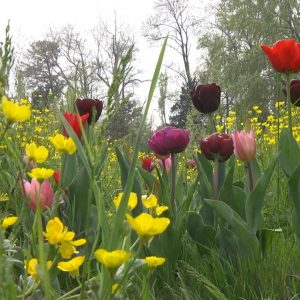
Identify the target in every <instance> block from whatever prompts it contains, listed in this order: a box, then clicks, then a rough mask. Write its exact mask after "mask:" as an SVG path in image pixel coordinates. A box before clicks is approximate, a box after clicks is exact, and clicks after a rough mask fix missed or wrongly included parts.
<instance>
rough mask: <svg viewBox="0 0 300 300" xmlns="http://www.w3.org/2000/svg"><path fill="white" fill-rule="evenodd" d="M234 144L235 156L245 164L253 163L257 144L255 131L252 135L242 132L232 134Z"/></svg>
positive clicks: (251, 132) (251, 131)
mask: <svg viewBox="0 0 300 300" xmlns="http://www.w3.org/2000/svg"><path fill="white" fill-rule="evenodd" d="M232 139H233V144H234V154H235V156H236V157H237V158H238V159H239V160H241V161H244V162H249V161H251V160H252V159H253V158H254V157H255V154H256V143H255V138H254V133H253V130H252V129H251V130H250V133H248V132H246V131H244V130H242V131H241V132H238V131H235V132H234V133H233V134H232Z"/></svg>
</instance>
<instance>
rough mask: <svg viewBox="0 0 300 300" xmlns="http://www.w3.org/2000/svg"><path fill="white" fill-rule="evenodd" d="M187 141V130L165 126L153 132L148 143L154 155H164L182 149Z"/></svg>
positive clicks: (188, 134)
mask: <svg viewBox="0 0 300 300" xmlns="http://www.w3.org/2000/svg"><path fill="white" fill-rule="evenodd" d="M189 141H190V132H189V131H188V130H184V129H181V128H176V127H172V126H167V127H165V128H163V129H162V130H158V131H156V132H154V133H153V135H152V137H151V139H150V140H149V141H148V145H149V147H150V148H151V149H152V150H153V152H154V153H155V154H156V155H158V156H160V157H166V156H169V154H174V153H180V152H182V151H184V150H185V149H186V147H187V145H188V144H189Z"/></svg>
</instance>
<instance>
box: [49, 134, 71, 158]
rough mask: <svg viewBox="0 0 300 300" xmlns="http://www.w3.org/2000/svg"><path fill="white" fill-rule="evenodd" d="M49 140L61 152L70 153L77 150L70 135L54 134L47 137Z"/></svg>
mask: <svg viewBox="0 0 300 300" xmlns="http://www.w3.org/2000/svg"><path fill="white" fill-rule="evenodd" d="M49 140H50V142H51V143H52V144H53V146H54V147H55V149H56V150H57V151H59V152H61V153H68V154H70V155H71V154H73V153H75V152H76V150H77V147H76V145H75V143H74V141H73V139H72V138H71V137H65V136H63V135H62V134H56V135H55V136H54V137H49Z"/></svg>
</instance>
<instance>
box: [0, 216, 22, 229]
mask: <svg viewBox="0 0 300 300" xmlns="http://www.w3.org/2000/svg"><path fill="white" fill-rule="evenodd" d="M17 221H18V217H15V216H13V217H6V218H4V219H3V220H1V221H0V228H2V229H4V230H5V229H6V228H7V227H9V226H12V225H14V224H15V223H16V222H17Z"/></svg>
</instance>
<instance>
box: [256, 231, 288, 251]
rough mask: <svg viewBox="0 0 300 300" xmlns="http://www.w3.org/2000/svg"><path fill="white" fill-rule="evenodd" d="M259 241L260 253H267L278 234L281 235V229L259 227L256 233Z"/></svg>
mask: <svg viewBox="0 0 300 300" xmlns="http://www.w3.org/2000/svg"><path fill="white" fill-rule="evenodd" d="M257 235H258V238H259V241H260V248H261V251H262V254H263V255H265V254H267V253H269V250H271V249H272V245H273V243H274V241H275V239H276V238H277V237H279V235H282V229H281V228H278V229H266V228H263V229H260V230H259V231H258V233H257Z"/></svg>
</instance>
